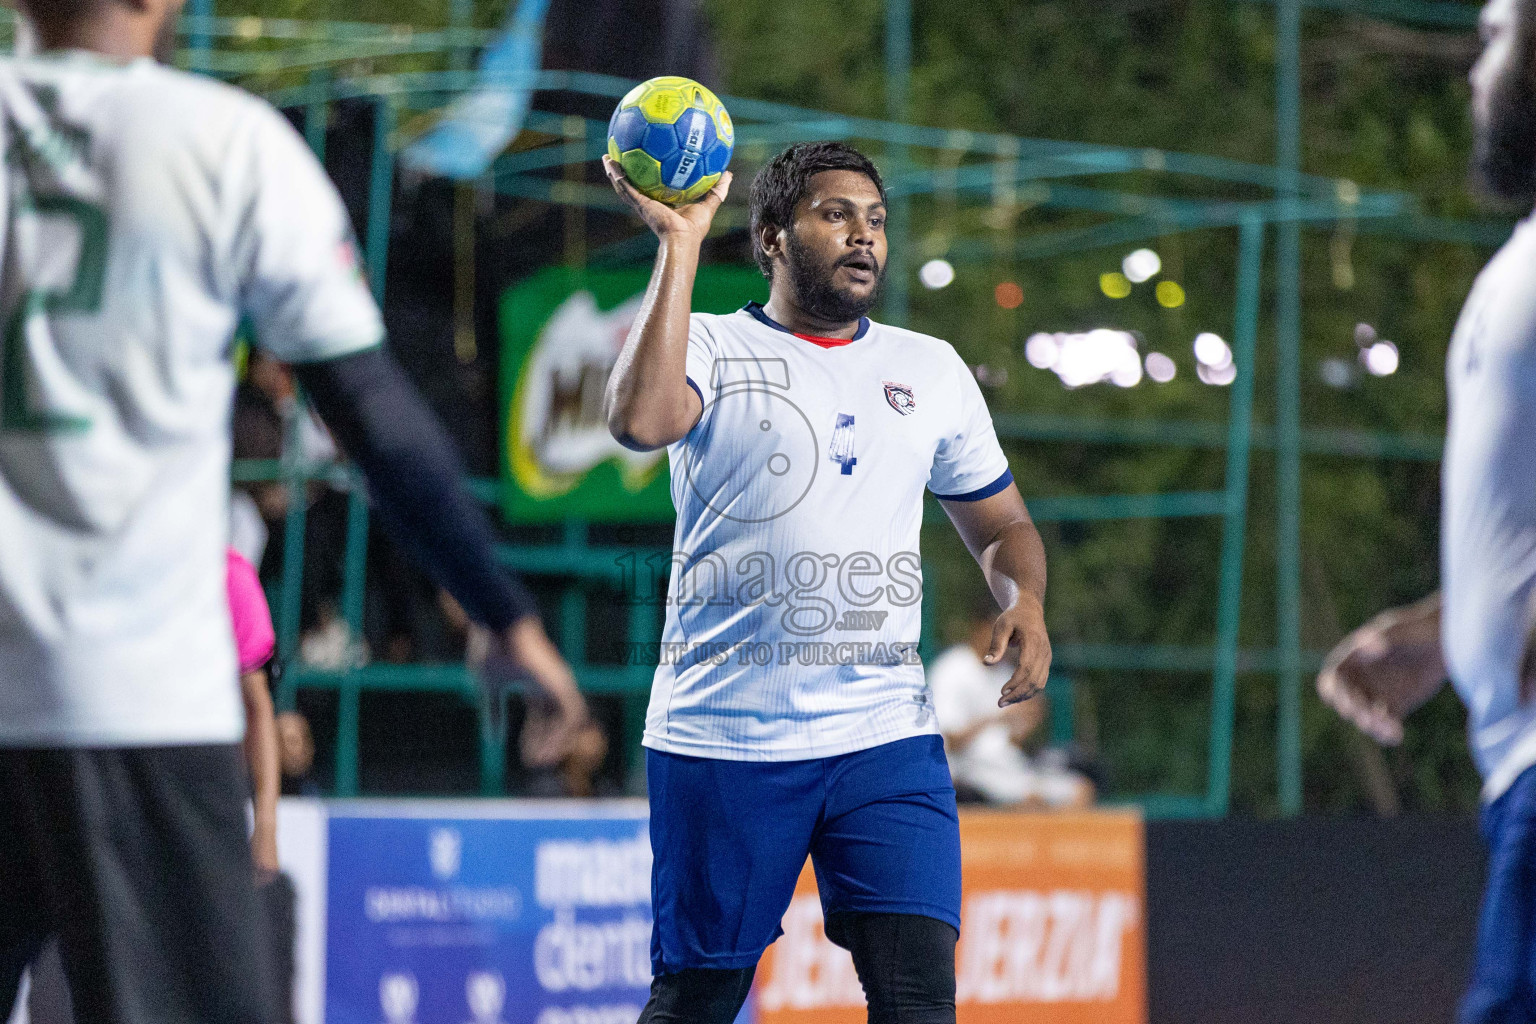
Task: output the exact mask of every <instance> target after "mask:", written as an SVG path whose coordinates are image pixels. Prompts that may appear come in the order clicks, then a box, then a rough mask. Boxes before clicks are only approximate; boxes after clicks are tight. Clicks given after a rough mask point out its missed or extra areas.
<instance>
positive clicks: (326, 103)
mask: <svg viewBox="0 0 1536 1024" xmlns="http://www.w3.org/2000/svg"><path fill="white" fill-rule="evenodd" d="M330 82H331V69H330V68H316V69H315V70H313V71H311V72H310V73H309V84H310V85H311V86H313V87H314V92H313V93H312V94H311V95H312V98H311V100H310V101H309V104H308V105H307V106H306V107H305V109H304V141H305V142H307V143H309V148H310V150H311V151H313V152H314V154H315V158H316V159H317V160H319V161H320V162H321V163H322V164H323V163H325V133H326V129H327V128H328V127H330V122H331V104H330V100H329V99H328V98H327V93H328V91H329V89H328V87H329V86H330Z"/></svg>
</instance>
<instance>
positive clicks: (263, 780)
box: [240, 669, 283, 880]
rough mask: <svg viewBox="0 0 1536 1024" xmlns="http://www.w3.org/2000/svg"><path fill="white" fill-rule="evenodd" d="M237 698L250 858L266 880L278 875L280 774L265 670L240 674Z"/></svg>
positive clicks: (260, 875) (260, 877)
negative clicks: (241, 708) (247, 786)
mask: <svg viewBox="0 0 1536 1024" xmlns="http://www.w3.org/2000/svg"><path fill="white" fill-rule="evenodd" d="M240 697H241V699H242V700H243V701H244V702H245V763H246V767H247V770H248V771H249V772H250V775H251V804H252V807H253V810H254V818H255V822H254V825H253V827H252V829H251V860H253V861H254V862H255V864H256V874H257V877H258V878H259V879H261V880H266V879H267V878H270V877H271V876H273V875H275V874H277V872H278V864H277V797H278V794H279V793H281V792H282V788H283V775H282V768H281V765H280V762H279V760H278V756H277V719H276V716H275V715H274V714H273V710H272V692H271V690H270V689H269V688H268V686H267V673H266V671H265V670H264V669H256V670H255V671H254V672H243V673H241V675H240Z"/></svg>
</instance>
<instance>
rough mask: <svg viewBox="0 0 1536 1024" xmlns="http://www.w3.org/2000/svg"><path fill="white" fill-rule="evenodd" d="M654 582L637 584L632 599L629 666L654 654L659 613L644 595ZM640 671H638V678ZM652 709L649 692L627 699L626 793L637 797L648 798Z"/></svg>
mask: <svg viewBox="0 0 1536 1024" xmlns="http://www.w3.org/2000/svg"><path fill="white" fill-rule="evenodd" d="M651 586H652V584H651V581H649V580H647V581H645V582H644V583H641V582H640V581H639V580H638V579H637V580H636V586H635V593H632V594H630V595H628V597H629V650H630V654H631V655H632V657H630V658H626V659H625V661H626V663H627V664H635V665H643V664H645V663H644V662H643V661H641V660H640V658H639V653H640V652H641V651H643V650H653V649H654V647H655V644H656V642H657V640H658V639H659V638H658V637H657V636H656V610H655V607H654V606H653V605H651V603H650V602H649V601H647V600H646V599H645V597H644V595H646V594H649V593H651ZM640 671H641V670H640V669H637V670H636V674H637V675H638V674H639V672H640ZM649 705H650V688H649V687H647V688H645V689H639V688H636V689H635V690H634V691H633V692H631V693H627V694H625V695H624V745H625V746H626V747H627V748H628V749H629V777H628V779H627V780H626V785H625V789H627V790H628V791H629V792H630V793H632V794H634V795H635V796H643V795H644V794H645V791H646V789H645V748H644V747H643V746H642V745H641V742H640V741H641V740H642V738H643V737H644V736H645V714H646V710H647V708H648V707H649Z"/></svg>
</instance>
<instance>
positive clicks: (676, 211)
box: [603, 156, 731, 242]
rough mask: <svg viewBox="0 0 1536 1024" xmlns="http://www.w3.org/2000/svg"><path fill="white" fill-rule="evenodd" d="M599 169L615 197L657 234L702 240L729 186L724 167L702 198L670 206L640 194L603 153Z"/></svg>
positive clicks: (664, 236) (662, 236) (618, 167)
mask: <svg viewBox="0 0 1536 1024" xmlns="http://www.w3.org/2000/svg"><path fill="white" fill-rule="evenodd" d="M603 170H604V171H606V172H607V173H608V181H609V182H610V183H612V185H613V190H614V191H615V192H617V193H618V194H619V198H620V199H622V200H624V202H625V203H627V204H628V205H629V207H630V208H631V209H632V210H634V211H635V213H636V214H638V215H639V217H640V219H641V220H643V221H644V222H645V226H646V227H648V228H650V229H651V230H652V231H654V232H655V233H656V237H658V238H688V239H692V240H695V241H698V242H702V241H703V240H704V236H705V235H707V234H709V225H710V224H711V223H712V222H713V221H714V219H715V211H717V210H719V209H720V204H721V203H723V202H725V197H726V194H727V193H729V192H730V190H731V172H730V171H726V172H725V173H724V174H722V175H721V176H720V181H719V182H718V183H717V184H716V185H715V187H714V188H712V189H710V190H709V191H708V192H706V193H705V194H704V198H702V199H700V200H699V201H698V202H696V203H689V204H688V205H686V206H676V207H674V206H668V205H667V204H666V203H662V202H657V201H656V200H655V199H652V198H650V197H649V196H645V195H641V194H640V191H639V190H638V189H636V188H635V186H634V185H633V184H631V183H630V180H629V178H628V177H627V176H626V175H625V174H624V168H622V167H620V166H619V165H618V162H617V161H615V160H614V159H613V157H611V156H604V157H603Z"/></svg>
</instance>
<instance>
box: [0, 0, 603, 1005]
mask: <svg viewBox="0 0 1536 1024" xmlns="http://www.w3.org/2000/svg"><path fill="white" fill-rule="evenodd" d="M20 6H21V13H22V14H23V15H24V16H27V17H29V18H30V21H29V22H28V25H29V26H30V27H31V28H33V29H35V39H36V44H37V47H38V49H39V50H40V51H41V52H39V53H38V54H37V55H35V56H31V57H26V58H23V59H17V60H4V61H0V148H3V159H0V232H3V235H0V305H3V307H4V308H3V311H0V312H3V316H4V326H5V331H4V334H3V336H0V823H3V824H0V1016H4V1015H5V1013H6V1011H8V1010H9V1008H10V1006H11V1004H12V1001H13V999H14V996H15V991H16V986H17V982H18V979H19V977H20V974H21V971H22V969H23V967H24V966H25V965H26V963H27V962H28V961H29V960H31V959H32V957H33V956H34V955H35V954H36V952H37V950H38V949H39V948H40V947H41V946H42V944H43V943H44V942H45V941H46V940H47V939H48V938H49V937H50V935H54V934H56V935H58V937H59V939H60V946H61V951H62V954H63V961H64V966H65V971H66V974H67V975H68V978H69V982H70V987H71V989H72V995H73V998H74V1003H75V1007H76V1010H77V1013H78V1015H79V1017H80V1019H82V1020H88V1021H100V1022H108V1024H119V1022H123V1024H139V1022H144V1024H148V1022H155V1024H181V1022H186V1024H191V1022H200V1024H208V1022H212V1021H218V1022H221V1024H223V1022H231V1024H246V1022H265V1021H270V1020H276V1019H278V1016H277V1012H276V1009H275V1008H274V1007H273V1006H272V1005H271V999H270V991H271V986H270V978H269V976H268V973H267V971H266V964H265V961H264V949H265V948H266V943H265V942H264V941H263V937H262V936H261V934H260V932H259V926H258V912H257V906H256V903H255V896H254V890H253V888H252V876H253V871H252V866H251V859H250V852H249V848H248V847H247V844H246V826H245V817H244V811H243V794H244V786H245V783H244V780H243V778H242V774H241V764H240V750H239V746H238V744H239V741H240V738H241V734H242V732H243V729H244V723H243V721H242V711H241V705H240V693H239V688H238V686H237V684H236V661H235V649H234V642H233V637H232V632H231V626H230V618H229V609H228V604H227V601H226V597H225V561H224V559H225V556H224V548H225V539H226V529H227V525H226V524H227V522H228V502H229V461H230V437H229V429H230V408H231V399H232V392H233V384H234V369H233V366H232V360H231V339H232V336H233V334H234V330H235V326H236V324H237V322H238V321H239V319H240V318H241V317H242V316H247V317H249V318H250V320H251V322H252V323H253V324H254V326H255V329H256V333H257V336H258V339H259V343H260V344H261V345H262V346H263V347H264V348H265V349H266V350H267V351H269V352H271V353H273V354H274V355H276V356H278V357H279V358H282V359H284V360H286V361H289V362H292V363H294V364H296V367H295V371H296V373H297V374H298V375H299V378H300V379H301V380H302V381H303V382H304V384H305V386H306V388H307V389H308V390H309V393H310V395H311V396H312V398H313V400H314V402H315V405H316V408H317V409H318V410H319V411H320V413H321V415H322V416H323V417H324V418H325V420H326V421H327V423H328V425H329V426H330V427H331V429H332V431H333V432H334V433H335V435H336V437H337V439H338V440H339V441H340V442H341V444H342V445H343V446H344V447H345V449H346V450H347V451H348V452H349V453H350V454H351V455H352V457H353V458H354V459H355V460H356V462H357V464H358V466H359V467H360V468H361V469H362V470H363V473H364V475H365V476H366V477H367V478H368V480H369V482H370V486H371V490H372V496H373V498H374V501H375V504H376V507H377V508H378V511H379V513H380V516H381V518H382V519H383V520H384V521H385V522H386V524H387V525H388V526H390V527H391V529H392V530H393V531H394V532H395V533H396V535H397V539H399V540H401V541H402V542H403V543H404V544H406V545H407V546H408V547H410V548H412V549H413V550H414V551H415V553H416V554H417V555H418V556H419V557H420V559H421V561H423V562H424V563H425V565H426V567H427V568H428V569H429V571H431V572H432V573H433V574H434V575H435V576H436V577H437V578H438V580H439V582H441V583H442V584H443V585H444V586H445V587H446V588H447V589H448V590H450V591H451V592H452V593H453V594H454V596H455V597H456V598H457V599H458V600H459V603H460V604H461V605H463V606H464V607H465V608H466V610H468V611H469V612H470V614H471V615H472V616H473V617H474V618H475V619H476V620H477V621H479V622H481V623H483V624H485V625H487V626H490V627H492V628H493V629H495V630H496V631H497V634H498V636H499V637H500V639H501V641H502V645H503V647H504V648H505V650H506V653H508V654H509V655H510V656H511V657H512V659H513V660H514V661H515V662H516V663H518V665H519V666H520V668H521V670H523V671H526V672H527V673H529V674H531V675H533V676H534V677H535V678H537V679H538V681H539V682H540V683H541V684H542V685H543V686H544V687H545V688H546V689H547V690H548V691H549V692H550V693H551V694H552V695H553V696H554V697H555V698H556V701H557V702H558V703H559V705H560V706H561V707H562V708H563V709H564V710H563V713H562V716H561V717H562V719H563V720H564V721H565V722H567V723H569V726H568V727H567V728H566V729H565V730H564V731H565V732H566V733H568V732H569V731H570V729H571V728H573V727H574V725H575V724H576V723H577V722H579V720H580V719H581V717H582V715H583V708H582V704H581V698H580V695H579V694H578V693H577V691H576V690H575V688H574V685H573V681H572V679H571V676H570V673H569V670H568V669H567V668H566V667H565V665H564V663H563V662H561V661H560V659H559V657H558V655H557V654H556V653H555V651H554V649H553V647H552V646H551V645H550V644H549V641H548V639H547V638H546V637H545V636H544V634H543V631H542V629H541V628H540V626H539V622H538V619H537V617H536V616H535V615H533V611H534V609H533V605H532V603H531V601H530V599H529V598H528V595H527V594H526V592H525V591H523V590H522V589H521V588H520V587H518V586H517V585H516V584H515V582H514V581H512V580H510V579H509V578H508V577H507V576H505V574H503V573H501V572H500V570H498V569H497V568H496V567H495V565H494V557H493V554H492V540H493V538H492V535H491V533H490V529H489V525H488V524H487V523H486V521H485V519H484V517H483V515H482V513H481V512H480V510H479V508H478V507H477V506H476V504H475V502H474V501H473V499H472V498H470V497H469V496H468V495H466V494H465V493H464V490H463V488H462V485H461V484H460V482H459V477H460V472H461V471H460V468H459V462H458V460H457V458H456V455H455V453H454V450H453V447H452V445H451V443H450V442H449V441H448V439H447V437H446V435H445V434H444V432H443V430H442V428H441V426H440V425H439V424H438V423H437V422H436V421H435V420H434V419H433V418H432V416H431V414H430V413H429V412H427V410H426V408H425V406H424V405H423V403H422V402H421V399H420V398H419V396H418V395H416V393H415V392H414V390H413V389H412V388H411V387H410V386H409V384H408V383H407V382H406V381H405V379H404V377H403V375H402V374H401V373H400V371H399V368H398V367H397V366H396V365H395V364H394V363H393V361H392V360H390V359H389V357H388V356H387V355H386V354H385V353H384V352H383V350H382V348H381V346H380V342H381V340H382V336H383V325H382V321H381V319H380V316H379V311H378V309H377V307H376V306H375V304H374V301H373V298H372V296H371V295H370V293H369V290H368V288H367V286H366V284H365V283H364V281H363V279H362V276H361V274H360V273H359V271H358V268H357V264H356V255H355V247H354V245H353V243H352V232H351V229H350V226H349V224H348V222H347V216H346V213H345V210H344V209H343V207H342V205H341V202H340V198H339V197H338V196H337V195H336V192H335V190H334V189H333V188H332V187H331V185H330V184H329V182H328V181H327V179H326V178H325V174H324V171H323V170H322V169H321V167H320V166H319V164H318V163H317V162H316V161H315V160H314V158H313V157H312V156H311V155H310V154H309V152H308V151H307V150H306V149H305V148H304V145H303V143H302V141H301V140H300V139H299V138H298V136H297V135H296V133H295V132H294V131H293V130H292V128H291V127H290V126H289V125H288V124H287V122H285V121H284V120H283V119H282V118H281V117H280V116H279V115H278V114H277V112H276V111H274V110H273V109H272V108H271V107H269V106H267V105H266V104H264V103H262V102H260V101H258V100H256V99H254V98H252V97H250V96H248V95H246V94H244V93H241V92H239V91H237V90H235V89H232V88H230V87H228V86H224V85H222V84H219V83H217V82H214V81H212V80H208V79H202V78H197V77H194V76H190V75H185V74H182V73H179V72H176V71H172V70H169V69H167V68H164V67H162V66H160V65H159V64H157V63H155V62H154V61H153V60H152V59H151V55H152V54H154V53H155V52H157V47H163V46H164V45H166V44H167V43H168V42H169V40H170V38H171V32H172V30H173V26H174V22H175V18H176V16H177V13H178V11H179V9H180V7H181V2H180V0H27V2H23V3H22V4H21V5H20ZM556 732H558V730H556ZM552 742H553V741H552ZM556 745H558V744H556ZM550 753H551V754H552V755H553V754H558V753H560V751H551V752H550Z"/></svg>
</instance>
